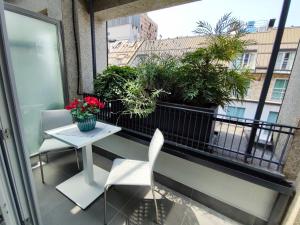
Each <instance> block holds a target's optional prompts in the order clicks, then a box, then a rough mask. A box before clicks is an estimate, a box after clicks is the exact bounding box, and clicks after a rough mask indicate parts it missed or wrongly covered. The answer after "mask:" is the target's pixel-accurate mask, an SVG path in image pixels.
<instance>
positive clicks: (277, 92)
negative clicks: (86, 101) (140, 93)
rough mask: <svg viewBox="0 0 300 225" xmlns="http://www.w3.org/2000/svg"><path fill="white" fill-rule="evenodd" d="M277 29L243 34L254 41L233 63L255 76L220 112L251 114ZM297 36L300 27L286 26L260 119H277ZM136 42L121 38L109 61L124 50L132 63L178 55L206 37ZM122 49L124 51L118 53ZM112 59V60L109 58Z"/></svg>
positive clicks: (299, 37)
mask: <svg viewBox="0 0 300 225" xmlns="http://www.w3.org/2000/svg"><path fill="white" fill-rule="evenodd" d="M276 31H277V29H276V28H271V29H268V30H267V31H265V32H253V33H249V34H247V35H246V36H245V37H244V38H245V39H247V40H251V41H253V44H251V45H248V46H247V47H246V51H245V52H244V53H243V54H242V55H241V56H240V57H239V58H238V59H237V60H235V62H234V63H235V64H237V63H238V64H239V65H240V66H241V67H246V68H248V69H250V70H251V71H252V74H253V76H254V80H253V81H252V82H251V83H250V85H249V89H248V93H247V96H246V98H245V99H244V100H243V101H237V100H234V101H233V102H232V103H231V104H229V105H227V106H225V108H221V107H219V110H218V112H219V113H221V114H227V115H228V116H237V117H241V118H250V119H253V118H254V115H255V112H256V108H257V104H258V101H259V96H260V93H261V89H262V86H263V82H264V79H265V76H266V72H267V68H268V64H269V60H270V57H271V52H272V48H273V43H274V40H275V35H276ZM299 39H300V27H289V28H285V31H284V35H283V38H282V44H281V49H280V52H279V55H278V58H277V62H276V66H275V71H274V74H273V77H272V81H271V85H270V89H269V93H268V96H267V100H266V104H265V107H264V110H263V113H262V118H261V119H262V120H265V121H269V122H276V120H277V117H278V112H279V110H280V107H281V104H282V100H283V98H284V95H285V92H286V89H287V85H288V81H289V78H290V74H291V70H292V67H293V63H294V59H295V54H296V50H297V47H298V43H299ZM136 45H137V46H139V47H131V46H129V45H128V43H126V42H120V43H119V44H118V46H117V45H116V46H115V47H114V53H111V54H109V61H110V64H115V62H117V60H116V58H118V55H119V54H120V55H123V56H124V54H125V52H126V54H129V53H130V54H129V56H128V58H127V59H126V60H124V59H123V61H122V62H126V63H127V64H129V65H133V66H135V65H137V64H138V63H139V62H140V60H141V59H143V58H145V57H147V56H149V55H150V54H153V53H155V54H171V55H178V56H180V55H182V54H184V53H186V52H191V51H195V50H196V49H197V48H199V47H205V46H206V45H207V43H206V38H205V37H203V36H193V37H179V38H172V39H162V40H152V41H151V40H146V41H143V42H142V43H141V42H137V43H136ZM135 49H136V51H135ZM123 51H124V54H121V52H123ZM117 52H118V53H117ZM112 59H114V60H115V61H114V62H112ZM116 64H118V63H116ZM120 65H121V64H120ZM122 65H124V63H122ZM228 66H232V65H228Z"/></svg>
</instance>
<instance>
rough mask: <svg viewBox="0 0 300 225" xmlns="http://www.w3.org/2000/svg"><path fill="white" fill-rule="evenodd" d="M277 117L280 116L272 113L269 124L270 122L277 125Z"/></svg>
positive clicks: (270, 113)
mask: <svg viewBox="0 0 300 225" xmlns="http://www.w3.org/2000/svg"><path fill="white" fill-rule="evenodd" d="M277 116H278V112H272V111H270V112H269V115H268V119H267V122H269V123H276V121H277Z"/></svg>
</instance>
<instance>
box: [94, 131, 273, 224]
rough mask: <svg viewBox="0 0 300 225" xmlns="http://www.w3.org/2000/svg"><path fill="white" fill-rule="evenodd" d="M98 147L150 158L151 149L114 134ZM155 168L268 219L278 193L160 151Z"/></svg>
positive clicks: (125, 156) (128, 155) (136, 156)
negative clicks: (148, 153)
mask: <svg viewBox="0 0 300 225" xmlns="http://www.w3.org/2000/svg"><path fill="white" fill-rule="evenodd" d="M95 145H96V146H98V147H100V148H103V149H105V150H107V151H110V152H112V153H114V154H117V155H120V156H122V157H124V158H130V159H141V160H145V159H147V151H148V148H147V146H145V145H142V144H140V143H137V142H134V141H131V140H128V139H126V138H122V137H119V136H117V135H112V136H110V137H107V138H105V139H103V140H101V141H98V142H96V143H95ZM155 171H156V172H158V173H160V174H162V175H165V176H167V177H169V178H171V179H173V180H176V181H178V182H180V183H182V184H185V185H187V186H190V187H192V188H193V189H196V190H198V191H200V192H202V193H204V194H206V195H209V196H211V197H213V198H216V199H218V200H220V201H223V202H224V203H227V204H229V205H232V206H234V207H236V208H239V209H241V210H243V211H245V212H247V213H249V214H252V215H254V216H256V217H258V218H261V219H263V220H267V219H268V217H269V214H270V211H271V209H272V206H273V204H274V201H275V198H276V196H277V193H276V192H274V191H272V190H270V189H267V188H264V187H261V186H258V185H255V184H253V183H250V182H247V181H244V180H241V179H239V178H236V177H234V176H230V175H227V174H225V173H222V172H219V171H216V170H213V169H210V168H207V167H205V166H202V165H199V164H196V163H193V162H190V161H187V160H184V159H181V158H178V157H176V156H173V155H170V154H167V153H165V152H161V153H160V155H159V157H158V161H157V163H156V164H155Z"/></svg>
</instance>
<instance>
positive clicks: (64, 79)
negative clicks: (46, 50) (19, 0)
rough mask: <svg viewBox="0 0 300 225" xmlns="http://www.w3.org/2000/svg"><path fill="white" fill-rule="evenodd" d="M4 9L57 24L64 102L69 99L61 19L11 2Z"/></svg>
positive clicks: (5, 4)
mask: <svg viewBox="0 0 300 225" xmlns="http://www.w3.org/2000/svg"><path fill="white" fill-rule="evenodd" d="M4 10H7V11H10V12H13V13H17V14H20V15H23V16H27V17H30V18H33V19H37V20H41V21H43V22H46V23H51V24H53V25H55V26H56V28H57V29H56V30H57V40H58V43H57V45H58V46H57V49H58V53H59V61H60V70H61V74H62V77H61V79H62V86H63V94H64V104H65V105H66V103H67V102H68V101H69V92H68V78H67V72H66V66H65V65H66V63H65V57H64V45H63V43H64V38H63V37H64V36H63V29H62V23H61V21H59V20H56V19H53V18H50V17H48V16H45V15H43V14H41V13H36V12H32V11H29V10H27V9H23V8H20V7H18V6H15V5H12V4H9V3H4Z"/></svg>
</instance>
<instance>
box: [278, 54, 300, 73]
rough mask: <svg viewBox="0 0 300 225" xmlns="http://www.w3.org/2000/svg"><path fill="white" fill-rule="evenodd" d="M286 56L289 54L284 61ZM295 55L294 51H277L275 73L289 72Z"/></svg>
mask: <svg viewBox="0 0 300 225" xmlns="http://www.w3.org/2000/svg"><path fill="white" fill-rule="evenodd" d="M286 54H289V56H288V59H286ZM295 55H296V51H295V50H283V51H279V53H278V56H277V60H276V64H275V71H277V72H280V71H291V70H292V67H293V63H294V60H295Z"/></svg>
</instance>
